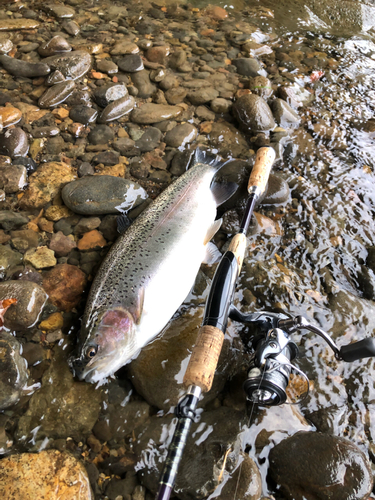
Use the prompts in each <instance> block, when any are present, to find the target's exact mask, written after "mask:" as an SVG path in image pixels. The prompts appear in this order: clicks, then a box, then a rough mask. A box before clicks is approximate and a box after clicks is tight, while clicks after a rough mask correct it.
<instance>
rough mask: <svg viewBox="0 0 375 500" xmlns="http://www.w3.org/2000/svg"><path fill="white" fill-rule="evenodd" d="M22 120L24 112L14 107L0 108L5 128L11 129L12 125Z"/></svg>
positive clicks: (1, 119)
mask: <svg viewBox="0 0 375 500" xmlns="http://www.w3.org/2000/svg"><path fill="white" fill-rule="evenodd" d="M21 118H22V111H20V110H19V109H17V108H15V107H13V106H5V107H1V108H0V121H2V123H3V127H4V128H5V127H9V126H10V125H15V124H16V123H18V122H19V121H20V120H21Z"/></svg>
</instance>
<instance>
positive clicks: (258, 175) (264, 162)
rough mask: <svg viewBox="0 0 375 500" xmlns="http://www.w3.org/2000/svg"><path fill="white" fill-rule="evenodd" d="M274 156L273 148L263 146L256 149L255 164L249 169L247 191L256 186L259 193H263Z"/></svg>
mask: <svg viewBox="0 0 375 500" xmlns="http://www.w3.org/2000/svg"><path fill="white" fill-rule="evenodd" d="M275 158H276V153H275V150H274V149H273V148H271V147H263V148H260V149H258V151H257V156H256V160H255V164H254V167H253V169H252V171H251V174H250V179H249V183H248V185H247V190H248V192H249V193H250V192H251V189H252V188H254V187H257V188H258V189H259V190H260V194H262V193H264V191H265V189H266V186H267V182H268V177H269V176H270V172H271V168H272V164H273V162H274V161H275Z"/></svg>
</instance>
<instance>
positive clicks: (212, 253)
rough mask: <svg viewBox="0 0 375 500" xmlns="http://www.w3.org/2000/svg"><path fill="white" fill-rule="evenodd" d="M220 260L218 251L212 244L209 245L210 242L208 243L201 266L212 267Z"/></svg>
mask: <svg viewBox="0 0 375 500" xmlns="http://www.w3.org/2000/svg"><path fill="white" fill-rule="evenodd" d="M220 259H221V253H220V250H219V249H218V248H217V246H216V245H215V244H214V243H211V241H209V242H208V243H207V245H206V253H205V256H204V258H203V262H202V264H210V265H212V264H215V263H216V262H219V260H220Z"/></svg>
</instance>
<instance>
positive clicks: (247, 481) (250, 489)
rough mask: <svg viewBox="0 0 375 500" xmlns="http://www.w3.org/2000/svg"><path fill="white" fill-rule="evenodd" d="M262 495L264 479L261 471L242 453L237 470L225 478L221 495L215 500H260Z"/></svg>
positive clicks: (221, 486)
mask: <svg viewBox="0 0 375 500" xmlns="http://www.w3.org/2000/svg"><path fill="white" fill-rule="evenodd" d="M218 490H219V488H218ZM261 494H262V478H261V475H260V472H259V469H258V467H257V466H256V464H255V462H254V460H253V459H252V458H250V457H249V455H247V454H246V453H241V454H240V459H239V461H238V464H237V466H236V468H235V469H234V470H231V471H230V474H228V475H227V476H226V477H225V476H224V477H223V482H222V483H221V485H220V493H219V494H218V495H215V498H218V499H219V500H232V499H233V498H237V497H238V498H242V499H243V500H259V499H260V498H261Z"/></svg>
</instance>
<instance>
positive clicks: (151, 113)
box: [131, 103, 183, 124]
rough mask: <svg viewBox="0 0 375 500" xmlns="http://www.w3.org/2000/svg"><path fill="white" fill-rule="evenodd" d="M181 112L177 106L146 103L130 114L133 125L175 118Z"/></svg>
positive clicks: (181, 109)
mask: <svg viewBox="0 0 375 500" xmlns="http://www.w3.org/2000/svg"><path fill="white" fill-rule="evenodd" d="M182 111H183V108H181V107H179V106H168V105H166V104H154V103H146V104H143V106H141V107H139V108H136V109H135V110H134V111H133V112H132V114H131V120H132V121H133V122H135V123H141V124H151V123H158V122H161V121H164V120H170V119H171V118H176V117H177V116H179V115H180V114H181V113H182Z"/></svg>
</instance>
